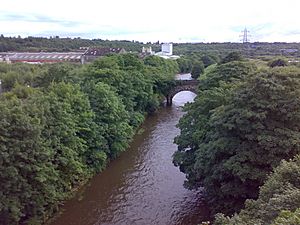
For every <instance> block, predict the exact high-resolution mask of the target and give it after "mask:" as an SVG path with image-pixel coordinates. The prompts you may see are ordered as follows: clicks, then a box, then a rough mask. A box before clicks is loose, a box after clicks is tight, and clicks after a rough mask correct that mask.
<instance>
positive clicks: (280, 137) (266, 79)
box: [174, 60, 300, 214]
mask: <svg viewBox="0 0 300 225" xmlns="http://www.w3.org/2000/svg"><path fill="white" fill-rule="evenodd" d="M229 61H231V60H229ZM299 90H300V70H299V69H298V68H296V67H285V68H274V69H270V68H262V69H257V68H256V67H255V66H254V65H253V64H251V63H249V62H246V61H244V62H241V61H236V60H234V61H232V62H227V63H225V62H224V63H223V64H220V65H217V66H212V67H208V68H207V69H206V72H205V74H204V75H202V76H201V77H200V85H199V92H198V96H197V97H196V99H195V102H194V103H193V104H189V105H188V106H186V107H185V110H186V111H187V113H186V114H185V115H184V116H183V118H182V119H181V120H180V123H179V125H178V126H179V128H180V129H181V133H180V135H179V136H178V137H177V138H176V140H175V142H176V143H177V144H178V151H177V152H176V153H175V155H174V163H175V165H177V166H179V167H180V170H181V171H182V172H184V173H185V174H186V177H187V182H186V186H187V187H190V188H198V187H204V188H205V190H206V196H207V199H208V201H209V203H210V205H211V206H212V210H213V212H223V213H225V214H229V213H233V212H236V211H237V210H239V209H241V208H242V207H243V204H244V201H245V200H246V199H249V198H250V199H254V198H257V196H258V192H259V186H261V185H262V184H263V183H264V181H265V180H266V177H267V175H268V173H270V172H271V171H272V170H273V168H275V167H276V166H277V165H278V164H279V163H280V161H281V160H282V159H290V158H292V157H293V156H295V155H296V154H297V153H299V152H300V151H299V150H300V138H299V137H300V127H299V124H300V117H299V115H300V108H299V103H300V91H299Z"/></svg>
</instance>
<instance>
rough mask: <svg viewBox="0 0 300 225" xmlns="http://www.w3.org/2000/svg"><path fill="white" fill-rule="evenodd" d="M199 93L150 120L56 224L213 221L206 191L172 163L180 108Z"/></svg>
mask: <svg viewBox="0 0 300 225" xmlns="http://www.w3.org/2000/svg"><path fill="white" fill-rule="evenodd" d="M194 97H195V94H193V93H191V92H180V93H178V94H177V95H176V96H175V97H174V99H173V106H171V107H163V108H161V109H160V110H159V111H158V112H157V113H156V114H155V115H152V116H149V117H148V118H147V119H146V121H145V123H144V124H143V126H142V129H143V130H144V131H143V132H141V133H140V134H137V135H136V136H135V137H134V140H133V142H132V143H131V145H130V148H129V149H128V150H127V151H126V152H124V153H123V154H122V155H121V156H120V157H119V158H118V159H116V160H114V161H113V162H111V163H110V164H109V166H108V168H107V169H106V170H105V171H103V172H102V173H100V174H98V175H96V176H95V177H94V178H93V179H92V180H91V181H90V182H89V183H88V184H87V185H85V186H84V187H82V188H81V189H80V190H79V191H78V193H77V194H76V196H75V197H74V198H73V199H71V200H69V201H67V202H66V203H65V205H64V206H63V207H62V213H61V215H59V216H57V218H56V219H55V220H54V221H52V223H51V225H127V224H128V225H152V224H157V225H193V224H198V223H199V222H201V221H205V220H207V219H208V215H209V213H208V210H207V207H206V206H205V204H204V203H203V198H202V193H201V190H199V191H191V190H187V189H185V188H184V187H183V182H184V180H185V176H184V174H182V173H181V172H180V171H179V169H178V168H177V167H175V166H174V165H173V163H172V155H173V153H174V151H175V150H176V145H175V144H173V139H174V137H175V136H176V135H178V134H179V129H178V128H176V127H175V126H176V124H177V123H178V121H179V118H180V117H181V116H182V115H183V112H182V111H181V108H180V106H182V105H183V104H184V103H186V102H187V101H192V100H193V98H194Z"/></svg>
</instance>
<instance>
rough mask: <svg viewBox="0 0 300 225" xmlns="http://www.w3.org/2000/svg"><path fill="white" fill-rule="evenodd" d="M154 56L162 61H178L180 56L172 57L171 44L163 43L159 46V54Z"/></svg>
mask: <svg viewBox="0 0 300 225" xmlns="http://www.w3.org/2000/svg"><path fill="white" fill-rule="evenodd" d="M155 55H157V56H159V57H162V58H164V59H178V58H180V56H178V55H173V44H172V43H163V44H162V45H161V52H157V53H155Z"/></svg>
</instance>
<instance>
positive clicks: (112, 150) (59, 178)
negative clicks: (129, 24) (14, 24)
mask: <svg viewBox="0 0 300 225" xmlns="http://www.w3.org/2000/svg"><path fill="white" fill-rule="evenodd" d="M0 39H1V41H2V42H1V43H2V46H4V47H5V46H8V48H9V49H11V48H12V49H15V47H16V46H19V47H20V46H24V45H23V44H24V43H19V42H22V41H24V42H25V43H27V44H28V48H34V50H39V49H40V48H41V46H43V44H42V41H45V42H47V43H48V44H49V46H46V47H47V48H46V49H48V47H49V49H52V48H53V46H57V43H65V42H67V43H68V44H74V43H77V44H74V46H73V47H72V46H71V47H70V48H71V49H76V48H77V47H78V46H79V45H80V46H81V45H82V43H85V41H86V40H81V39H74V40H72V41H70V40H69V39H68V40H64V39H63V40H62V39H60V38H52V39H50V40H47V39H43V40H42V41H40V40H38V38H28V39H26V40H23V39H21V38H4V37H0ZM31 39H32V40H31ZM93 41H94V40H93ZM95 41H96V42H97V41H98V42H99V43H100V42H101V43H102V42H103V41H101V40H95ZM15 42H16V43H17V44H16V45H15ZM96 42H95V43H96ZM3 43H4V44H3ZM86 43H87V44H90V42H86ZM11 44H12V46H10V45H11ZM27 44H26V46H27ZM102 44H103V45H105V46H106V45H107V46H110V45H111V44H112V43H110V42H108V41H104V42H103V43H102ZM119 44H122V43H119ZM127 44H128V46H132V47H133V46H134V47H135V48H136V49H139V47H140V45H141V43H130V42H126V45H127ZM215 45H216V46H217V48H215V47H214V46H215ZM259 45H260V44H259ZM273 45H276V46H277V48H276V49H277V50H278V49H279V48H281V46H289V47H293V48H298V45H297V44H291V46H290V45H289V44H287V45H285V44H283V43H282V44H281V43H278V44H273ZM61 46H65V45H64V44H62V45H61ZM231 46H235V44H231V43H223V44H207V45H206V44H197V45H193V44H187V45H185V44H182V45H174V49H175V50H176V49H177V50H176V51H178V52H179V53H180V52H181V53H182V52H185V51H186V52H188V53H189V55H187V56H183V57H181V58H180V59H178V60H177V61H169V60H164V59H161V58H158V57H155V56H150V57H146V58H145V59H143V60H141V59H138V58H137V56H136V55H134V54H124V55H111V56H107V57H104V58H101V59H99V60H97V61H95V62H94V63H92V64H90V65H84V66H82V65H76V64H53V65H27V64H13V65H7V64H0V79H1V81H2V89H3V91H4V93H3V94H2V95H1V96H0V112H1V113H0V181H1V182H0V224H31V225H33V224H41V223H42V222H44V221H46V220H47V219H48V218H49V217H50V216H51V215H53V214H54V213H55V212H57V211H58V208H59V205H60V204H61V202H62V201H64V200H65V199H67V198H68V197H70V196H71V193H72V190H74V189H76V187H78V186H80V185H81V184H82V183H84V182H86V181H87V180H88V179H89V178H90V177H92V176H93V175H94V174H95V173H97V172H100V171H102V170H103V169H105V167H106V165H107V163H109V161H110V160H113V159H114V158H116V157H117V156H118V155H119V154H120V153H121V152H123V151H124V150H125V149H126V148H127V146H128V143H129V142H130V140H131V138H132V136H133V134H134V133H135V131H136V129H137V128H138V127H139V125H140V124H141V123H142V122H143V120H144V118H145V116H146V115H147V114H148V113H151V112H154V111H155V110H156V109H157V108H158V106H159V103H160V101H161V100H162V98H163V95H164V94H165V93H167V91H168V89H169V88H170V87H171V86H172V84H173V79H174V74H175V73H176V72H178V71H180V72H192V73H193V77H195V78H198V79H199V80H200V86H199V92H198V96H197V97H196V99H195V102H194V103H192V104H187V106H186V107H185V108H184V110H185V111H186V114H185V115H184V116H183V118H182V119H181V121H180V123H179V125H178V126H179V128H180V129H181V134H180V135H179V136H178V137H177V138H176V140H175V142H176V143H177V144H178V151H177V152H176V153H175V154H174V164H175V165H176V166H179V168H180V170H181V171H182V172H184V173H185V174H186V176H187V181H186V183H185V186H186V187H187V188H199V187H204V188H205V196H206V199H207V200H208V202H209V203H210V205H211V209H212V212H213V213H214V214H215V213H218V212H219V213H223V214H216V217H215V221H214V223H215V224H217V225H219V224H220V225H221V224H224V225H225V224H226V225H228V224H232V225H233V224H236V225H242V224H247V225H248V224H250V225H251V224H299V217H300V216H299V215H300V213H299V210H300V209H299V208H300V201H299V199H300V198H299V188H300V186H299V174H298V173H299V172H298V171H299V166H300V160H299V157H300V156H299V147H300V133H299V122H300V121H299V119H300V117H299V115H300V114H299V113H300V112H299V110H300V108H299V105H300V104H299V103H300V102H299V101H300V93H299V91H300V69H299V66H298V65H297V63H294V64H295V65H291V63H287V62H286V61H284V60H282V59H277V60H272V61H270V58H268V57H266V58H263V61H261V60H256V59H255V60H253V59H251V60H245V59H243V58H242V57H241V56H240V55H239V54H236V53H232V54H229V55H228V56H227V57H223V56H224V54H225V53H226V52H228V51H230V50H232V47H231ZM261 46H272V44H270V45H269V44H267V43H265V44H264V43H262V44H261ZM240 47H241V48H242V45H241V46H240ZM2 48H3V47H2ZM202 48H203V49H204V50H203V51H202V50H201V49H202ZM16 49H18V48H16ZM26 49H27V47H26ZM6 50H7V49H6ZM59 50H61V49H59ZM64 50H67V49H64ZM195 50H196V51H195ZM277 50H276V51H277ZM253 51H254V52H256V51H259V54H258V53H257V52H256V53H255V54H258V55H263V56H265V55H268V56H270V55H272V54H277V52H276V51H275V52H274V49H273V48H268V51H266V50H265V49H263V48H255V50H253ZM190 52H194V54H190ZM242 53H243V55H247V54H248V53H249V52H248V53H247V54H245V53H246V52H243V51H242ZM251 54H252V53H251ZM253 54H254V53H253ZM255 54H254V55H255ZM295 54H298V53H295ZM220 58H223V59H222V60H221V59H220ZM204 68H205V70H204ZM125 154H126V153H125ZM241 209H242V210H241ZM240 210H241V211H240ZM233 213H235V214H234V216H231V217H230V215H232V214H233ZM228 215H229V216H228Z"/></svg>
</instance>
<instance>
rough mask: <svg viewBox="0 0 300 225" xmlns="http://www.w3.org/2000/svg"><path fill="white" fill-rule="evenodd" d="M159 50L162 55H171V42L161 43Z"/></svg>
mask: <svg viewBox="0 0 300 225" xmlns="http://www.w3.org/2000/svg"><path fill="white" fill-rule="evenodd" d="M161 51H162V53H163V54H164V55H173V44H172V43H164V44H162V45H161Z"/></svg>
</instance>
